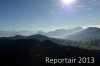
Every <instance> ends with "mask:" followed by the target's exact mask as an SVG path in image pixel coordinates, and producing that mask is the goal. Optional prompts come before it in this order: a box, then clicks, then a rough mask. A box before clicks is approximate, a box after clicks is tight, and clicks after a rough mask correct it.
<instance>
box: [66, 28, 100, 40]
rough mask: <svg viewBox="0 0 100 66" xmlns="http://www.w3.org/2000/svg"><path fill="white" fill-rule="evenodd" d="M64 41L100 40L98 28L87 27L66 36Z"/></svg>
mask: <svg viewBox="0 0 100 66" xmlns="http://www.w3.org/2000/svg"><path fill="white" fill-rule="evenodd" d="M66 39H70V40H82V39H100V28H97V27H88V28H87V29H84V30H82V31H80V32H77V33H75V34H72V35H69V36H66Z"/></svg>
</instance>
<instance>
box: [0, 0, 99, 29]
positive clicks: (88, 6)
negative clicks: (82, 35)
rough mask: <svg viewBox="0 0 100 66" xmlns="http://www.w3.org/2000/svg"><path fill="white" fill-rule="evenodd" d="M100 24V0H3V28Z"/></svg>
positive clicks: (0, 18)
mask: <svg viewBox="0 0 100 66" xmlns="http://www.w3.org/2000/svg"><path fill="white" fill-rule="evenodd" d="M99 25H100V0H76V1H75V2H70V3H65V2H64V1H63V0H0V30H52V29H56V28H70V27H71V28H72V27H77V26H83V27H86V26H99Z"/></svg>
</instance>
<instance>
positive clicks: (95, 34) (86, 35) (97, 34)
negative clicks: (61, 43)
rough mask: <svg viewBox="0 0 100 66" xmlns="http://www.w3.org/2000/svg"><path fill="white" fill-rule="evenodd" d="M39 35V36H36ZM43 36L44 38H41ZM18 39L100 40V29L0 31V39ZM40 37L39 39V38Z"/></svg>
mask: <svg viewBox="0 0 100 66" xmlns="http://www.w3.org/2000/svg"><path fill="white" fill-rule="evenodd" d="M36 34H37V35H36ZM41 35H42V38H40V36H41ZM13 36H14V39H16V38H23V37H24V38H25V36H27V38H33V36H34V37H35V38H37V39H41V40H44V39H47V38H48V37H49V38H52V39H53V40H54V38H56V39H60V40H61V39H63V40H74V41H78V40H83V39H100V28H98V27H88V28H85V29H84V28H81V27H76V28H73V29H57V30H55V31H49V32H42V31H38V32H31V31H21V32H17V31H0V37H13ZM38 36H39V37H38Z"/></svg>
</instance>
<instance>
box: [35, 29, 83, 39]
mask: <svg viewBox="0 0 100 66" xmlns="http://www.w3.org/2000/svg"><path fill="white" fill-rule="evenodd" d="M81 30H83V28H81V27H76V28H73V29H57V30H55V31H50V32H48V33H45V32H42V31H39V32H38V33H37V34H42V35H45V36H48V37H53V38H63V37H64V36H67V35H71V34H74V33H76V32H79V31H81Z"/></svg>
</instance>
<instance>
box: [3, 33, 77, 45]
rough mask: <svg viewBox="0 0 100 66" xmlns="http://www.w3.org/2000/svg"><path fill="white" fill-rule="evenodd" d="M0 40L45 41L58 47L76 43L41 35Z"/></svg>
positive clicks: (75, 43) (17, 36)
mask: <svg viewBox="0 0 100 66" xmlns="http://www.w3.org/2000/svg"><path fill="white" fill-rule="evenodd" d="M1 39H4V40H5V39H6V40H9V39H10V40H18V39H36V40H39V41H45V40H50V41H52V42H54V43H57V44H60V45H66V46H68V45H71V46H77V45H78V44H77V42H76V41H71V40H65V39H59V38H51V37H47V36H44V35H41V34H35V35H30V36H21V35H16V36H13V37H2V38H1Z"/></svg>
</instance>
